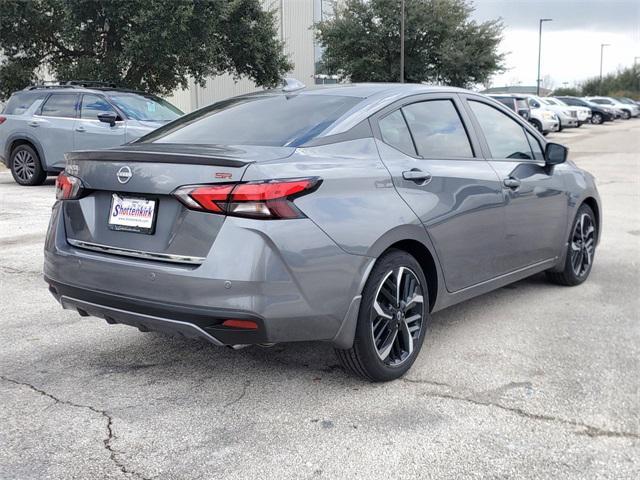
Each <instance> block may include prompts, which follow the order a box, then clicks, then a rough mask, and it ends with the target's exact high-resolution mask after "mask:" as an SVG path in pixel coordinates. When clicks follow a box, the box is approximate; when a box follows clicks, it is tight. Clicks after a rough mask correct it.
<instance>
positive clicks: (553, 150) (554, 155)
mask: <svg viewBox="0 0 640 480" xmlns="http://www.w3.org/2000/svg"><path fill="white" fill-rule="evenodd" d="M568 154H569V149H568V148H567V147H565V146H564V145H560V144H559V143H547V146H546V148H545V149H544V160H545V162H546V163H547V165H559V164H561V163H564V162H565V161H566V160H567V155H568Z"/></svg>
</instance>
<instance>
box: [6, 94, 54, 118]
mask: <svg viewBox="0 0 640 480" xmlns="http://www.w3.org/2000/svg"><path fill="white" fill-rule="evenodd" d="M48 94H49V92H46V91H41V92H20V93H14V94H13V95H11V98H9V101H8V102H7V104H6V105H5V107H4V112H3V113H5V114H6V115H22V114H23V113H24V112H26V111H27V110H28V109H29V108H31V105H33V104H34V102H35V101H36V100H40V99H43V98H44V97H46V96H47V95H48Z"/></svg>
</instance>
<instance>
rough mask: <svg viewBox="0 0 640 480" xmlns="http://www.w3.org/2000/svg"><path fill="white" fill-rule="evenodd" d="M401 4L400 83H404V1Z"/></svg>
mask: <svg viewBox="0 0 640 480" xmlns="http://www.w3.org/2000/svg"><path fill="white" fill-rule="evenodd" d="M400 4H401V6H400V83H404V0H402V1H401V2H400Z"/></svg>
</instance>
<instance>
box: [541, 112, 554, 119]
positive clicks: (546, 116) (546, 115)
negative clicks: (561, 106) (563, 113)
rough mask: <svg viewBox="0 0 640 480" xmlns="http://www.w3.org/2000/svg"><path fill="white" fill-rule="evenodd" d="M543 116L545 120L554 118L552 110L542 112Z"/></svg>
mask: <svg viewBox="0 0 640 480" xmlns="http://www.w3.org/2000/svg"><path fill="white" fill-rule="evenodd" d="M542 116H543V117H544V119H545V120H553V116H554V115H553V113H551V112H542Z"/></svg>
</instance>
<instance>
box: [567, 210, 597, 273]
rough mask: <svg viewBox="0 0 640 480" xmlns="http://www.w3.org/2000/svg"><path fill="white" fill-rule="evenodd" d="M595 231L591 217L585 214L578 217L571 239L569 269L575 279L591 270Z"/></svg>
mask: <svg viewBox="0 0 640 480" xmlns="http://www.w3.org/2000/svg"><path fill="white" fill-rule="evenodd" d="M595 231H596V229H595V227H594V225H593V220H592V219H591V217H590V216H589V215H587V214H586V213H583V214H582V215H580V219H579V220H578V221H577V222H576V226H575V229H574V231H573V236H572V237H571V268H573V273H575V274H576V276H577V277H582V276H583V275H585V274H586V273H587V272H588V271H589V269H590V268H591V262H593V253H594V251H595Z"/></svg>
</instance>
